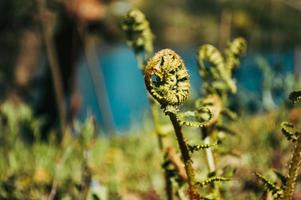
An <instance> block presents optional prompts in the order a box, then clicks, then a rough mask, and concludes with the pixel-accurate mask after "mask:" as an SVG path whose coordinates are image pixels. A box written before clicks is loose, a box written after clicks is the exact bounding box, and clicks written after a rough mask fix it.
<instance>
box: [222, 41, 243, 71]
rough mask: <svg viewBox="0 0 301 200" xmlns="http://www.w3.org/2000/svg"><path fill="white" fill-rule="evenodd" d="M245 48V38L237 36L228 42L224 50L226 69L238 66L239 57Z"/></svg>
mask: <svg viewBox="0 0 301 200" xmlns="http://www.w3.org/2000/svg"><path fill="white" fill-rule="evenodd" d="M246 50H247V43H246V41H245V39H243V38H241V37H238V38H235V39H234V40H233V41H232V42H230V43H229V45H228V48H227V49H226V51H225V54H226V69H228V70H233V69H235V68H237V67H239V64H240V62H239V57H240V56H241V55H243V54H244V53H245V52H246Z"/></svg>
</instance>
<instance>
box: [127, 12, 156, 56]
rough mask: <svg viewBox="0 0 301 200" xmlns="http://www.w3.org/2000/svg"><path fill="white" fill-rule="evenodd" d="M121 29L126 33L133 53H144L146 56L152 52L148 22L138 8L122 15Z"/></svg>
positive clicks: (151, 35)
mask: <svg viewBox="0 0 301 200" xmlns="http://www.w3.org/2000/svg"><path fill="white" fill-rule="evenodd" d="M121 27H122V30H123V31H124V32H125V34H126V38H127V43H128V45H129V46H130V47H131V48H133V50H134V52H135V54H143V53H146V55H147V57H150V56H151V55H152V54H153V39H154V36H153V33H152V31H151V29H150V26H149V22H148V21H147V19H146V18H145V16H144V14H143V13H142V12H141V11H140V10H131V11H129V12H128V14H127V15H126V16H125V17H124V19H123V21H122V24H121Z"/></svg>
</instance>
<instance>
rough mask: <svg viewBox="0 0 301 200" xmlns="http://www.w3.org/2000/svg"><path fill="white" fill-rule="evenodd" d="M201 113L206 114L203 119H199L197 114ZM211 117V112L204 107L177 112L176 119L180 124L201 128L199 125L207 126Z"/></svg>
mask: <svg viewBox="0 0 301 200" xmlns="http://www.w3.org/2000/svg"><path fill="white" fill-rule="evenodd" d="M201 114H202V115H205V114H206V115H207V117H206V118H205V119H204V118H202V119H200V118H199V117H198V116H199V115H201ZM191 118H193V119H191ZM211 119H212V112H211V111H210V110H209V109H208V108H206V107H202V108H199V109H198V110H196V111H186V112H183V113H178V114H177V121H178V122H179V124H180V125H182V126H191V127H197V128H201V127H205V126H208V124H209V123H210V122H211Z"/></svg>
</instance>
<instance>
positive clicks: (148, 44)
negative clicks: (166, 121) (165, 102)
mask: <svg viewBox="0 0 301 200" xmlns="http://www.w3.org/2000/svg"><path fill="white" fill-rule="evenodd" d="M121 27H122V30H123V31H124V32H125V35H126V39H127V44H128V46H130V47H131V48H132V49H133V51H134V53H135V56H136V59H137V61H138V65H139V67H140V69H141V72H142V74H143V73H144V70H145V63H146V61H147V60H148V59H149V58H150V57H151V56H152V54H153V51H154V50H153V39H154V36H153V33H152V31H151V28H150V25H149V22H148V21H147V19H146V17H145V16H144V14H143V13H142V12H141V11H140V10H137V9H135V10H130V11H129V12H128V13H127V15H126V16H125V17H124V18H123V21H122V24H121ZM148 97H149V98H148V100H149V103H150V106H151V114H152V118H153V124H154V129H155V133H156V135H157V138H158V144H159V149H160V151H161V152H162V153H163V154H166V152H167V150H166V149H167V148H169V147H166V146H165V145H164V141H163V137H164V136H165V134H164V131H162V128H161V124H162V123H160V114H159V110H158V105H157V104H156V102H155V101H154V99H153V98H152V97H151V96H148ZM162 166H163V169H164V176H165V188H166V195H167V199H168V200H172V199H173V190H172V183H171V180H170V173H169V170H168V168H166V167H164V166H165V165H162Z"/></svg>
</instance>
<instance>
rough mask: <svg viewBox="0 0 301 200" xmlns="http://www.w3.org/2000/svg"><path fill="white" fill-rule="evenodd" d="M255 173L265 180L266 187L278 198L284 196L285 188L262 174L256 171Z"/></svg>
mask: <svg viewBox="0 0 301 200" xmlns="http://www.w3.org/2000/svg"><path fill="white" fill-rule="evenodd" d="M255 175H256V176H257V177H258V178H259V179H260V180H261V181H262V182H263V184H264V186H265V187H266V189H267V190H268V191H271V192H272V194H273V195H274V196H275V198H277V199H279V198H282V196H283V190H282V189H281V188H279V187H278V186H277V185H276V184H274V183H272V182H271V181H269V180H268V179H266V178H265V177H263V176H262V175H261V174H259V173H255Z"/></svg>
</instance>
